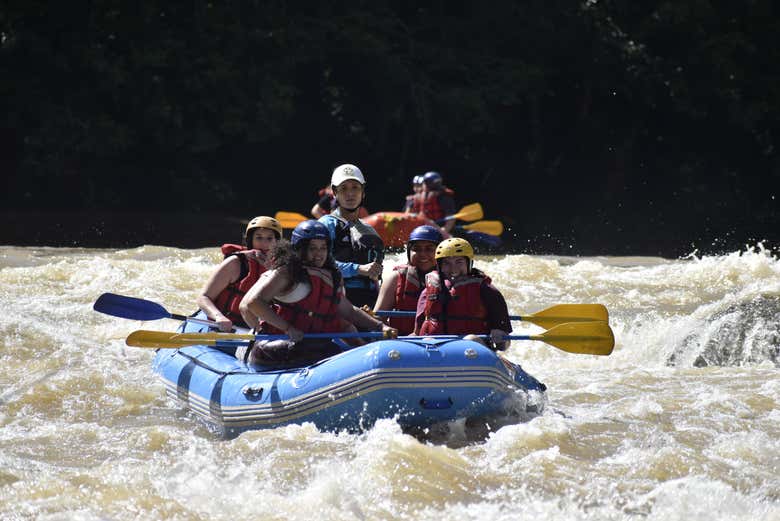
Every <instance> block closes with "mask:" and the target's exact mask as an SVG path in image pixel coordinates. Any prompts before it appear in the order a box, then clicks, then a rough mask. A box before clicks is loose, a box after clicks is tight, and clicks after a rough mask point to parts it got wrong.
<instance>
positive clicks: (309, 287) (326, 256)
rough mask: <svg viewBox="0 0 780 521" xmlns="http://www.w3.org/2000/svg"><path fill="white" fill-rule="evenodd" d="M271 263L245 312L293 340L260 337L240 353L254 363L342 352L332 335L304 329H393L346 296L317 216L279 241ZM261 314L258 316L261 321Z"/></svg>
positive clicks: (303, 360) (294, 361)
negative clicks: (316, 336) (323, 336)
mask: <svg viewBox="0 0 780 521" xmlns="http://www.w3.org/2000/svg"><path fill="white" fill-rule="evenodd" d="M272 259H273V260H272V262H273V264H272V269H270V270H269V271H267V272H266V273H264V274H263V275H262V276H261V277H260V280H259V281H258V282H257V283H256V284H255V285H254V286H253V287H252V289H250V290H249V292H247V294H246V295H245V296H244V298H243V299H242V300H241V305H240V309H241V313H242V315H244V317H245V318H246V319H247V322H248V323H251V321H252V317H259V323H255V324H251V325H254V326H256V329H257V330H258V331H260V332H262V333H269V334H280V333H283V334H286V335H287V336H288V337H289V340H287V339H285V340H270V341H263V342H256V343H255V344H254V345H252V346H249V347H248V348H239V349H238V350H237V351H236V357H237V358H239V359H241V360H244V361H245V362H247V363H251V364H260V365H264V366H269V365H273V366H291V365H292V366H294V365H306V364H310V363H314V362H316V361H317V360H321V359H323V358H326V357H328V356H332V355H334V354H337V353H339V352H341V349H340V348H339V347H338V346H337V345H335V344H334V343H333V342H332V341H331V340H329V339H311V338H307V339H304V338H303V335H304V334H305V333H336V332H342V331H355V330H356V328H355V326H357V327H360V328H361V329H362V330H364V331H390V332H391V334H396V333H397V332H395V331H393V330H392V328H391V327H389V326H386V325H385V324H383V323H382V322H381V321H379V320H377V319H375V318H373V317H372V316H371V315H369V314H368V313H366V312H365V311H362V310H361V309H359V308H356V307H355V306H353V305H352V303H351V302H350V301H349V300H348V299H347V298H346V296H345V293H344V284H343V278H342V276H341V272H340V271H339V269H338V267H337V266H336V264H335V263H334V261H333V257H332V255H331V253H330V234H329V233H328V229H327V228H326V227H325V225H323V224H322V223H320V222H318V221H313V220H312V221H304V222H302V223H301V224H299V225H298V226H296V227H295V229H294V230H293V232H292V238H291V242H287V241H280V242H279V243H278V244H277V246H276V248H275V249H274V250H273V254H272ZM256 320H257V319H255V321H256Z"/></svg>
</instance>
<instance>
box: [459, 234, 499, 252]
mask: <svg viewBox="0 0 780 521" xmlns="http://www.w3.org/2000/svg"><path fill="white" fill-rule="evenodd" d="M466 236H467V237H468V239H469V241H474V242H476V243H481V244H484V245H485V246H490V247H492V248H498V247H499V246H501V237H496V236H495V235H488V234H487V233H482V232H477V231H473V230H469V231H467V232H466Z"/></svg>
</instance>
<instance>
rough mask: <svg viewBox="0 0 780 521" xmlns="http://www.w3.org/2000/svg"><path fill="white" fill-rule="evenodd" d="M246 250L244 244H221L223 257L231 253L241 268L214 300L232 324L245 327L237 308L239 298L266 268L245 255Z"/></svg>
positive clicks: (239, 301)
mask: <svg viewBox="0 0 780 521" xmlns="http://www.w3.org/2000/svg"><path fill="white" fill-rule="evenodd" d="M247 251H249V250H247V249H246V247H245V246H241V245H239V244H223V245H222V254H223V255H224V256H225V258H226V259H227V258H228V257H230V256H231V255H235V256H236V257H238V260H239V262H240V263H241V270H240V272H239V275H238V279H236V281H235V282H231V283H230V284H228V286H227V287H226V288H225V289H223V290H222V292H221V293H220V294H219V295H217V298H216V299H215V300H214V305H215V306H217V309H219V311H220V312H221V313H222V314H223V315H225V316H226V317H227V318H228V319H230V321H231V322H233V324H234V325H236V326H239V327H247V325H246V323H245V322H244V317H242V316H241V313H240V311H239V310H238V305H239V304H241V299H242V298H244V295H246V292H247V291H249V289H250V288H251V287H252V286H254V285H255V282H257V280H258V279H259V278H260V275H261V274H262V273H263V272H264V271H265V270H266V268H265V266H263V265H262V264H260V263H259V262H257V260H255V259H254V258H253V257H247V255H246V253H247Z"/></svg>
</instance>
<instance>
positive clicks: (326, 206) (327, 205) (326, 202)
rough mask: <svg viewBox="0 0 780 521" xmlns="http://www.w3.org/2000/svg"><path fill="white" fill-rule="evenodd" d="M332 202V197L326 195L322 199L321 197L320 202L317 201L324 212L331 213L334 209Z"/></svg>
mask: <svg viewBox="0 0 780 521" xmlns="http://www.w3.org/2000/svg"><path fill="white" fill-rule="evenodd" d="M331 201H332V199H331V197H330V196H329V195H328V194H325V195H323V196H322V197H320V200H319V201H317V206H319V207H320V208H322V209H323V210H324V211H326V212H329V211H331V210H332V209H333V208H332V205H331Z"/></svg>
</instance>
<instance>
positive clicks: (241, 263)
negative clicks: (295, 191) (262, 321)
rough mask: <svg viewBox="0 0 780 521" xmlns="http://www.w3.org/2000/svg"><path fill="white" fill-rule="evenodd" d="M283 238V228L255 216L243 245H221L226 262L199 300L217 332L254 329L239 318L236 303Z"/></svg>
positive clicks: (267, 219)
mask: <svg viewBox="0 0 780 521" xmlns="http://www.w3.org/2000/svg"><path fill="white" fill-rule="evenodd" d="M281 238H282V225H281V224H279V221H277V220H276V219H274V218H273V217H266V216H258V217H255V218H254V219H252V220H251V221H249V224H247V226H246V232H245V233H244V244H243V245H239V244H223V245H222V254H223V255H224V256H225V260H223V261H222V263H221V264H220V265H219V267H218V268H217V269H216V270H215V271H214V273H212V274H211V277H210V278H209V280H208V282H206V285H205V286H204V287H203V291H201V294H200V296H199V297H198V300H197V302H198V307H199V308H200V309H202V310H203V312H204V313H205V314H206V316H208V318H209V319H211V320H213V321H215V322H216V323H217V325H218V327H219V330H220V331H230V330H231V329H232V328H233V326H237V327H244V328H246V327H249V328H253V327H255V326H257V324H247V323H246V322H245V321H244V318H243V317H242V316H241V312H240V310H239V304H240V303H241V299H242V298H243V296H244V295H245V294H246V292H247V291H249V289H250V288H251V287H252V286H253V285H254V284H255V282H257V280H258V279H259V278H260V275H261V274H262V273H263V272H264V271H266V270H267V269H268V268H269V266H270V258H269V257H270V256H269V254H268V252H269V251H270V250H271V248H272V247H273V246H274V245H275V244H276V242H277V241H278V240H279V239H281Z"/></svg>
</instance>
